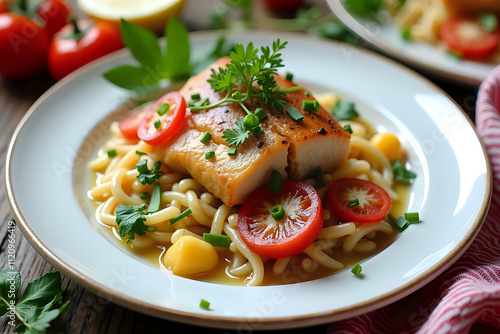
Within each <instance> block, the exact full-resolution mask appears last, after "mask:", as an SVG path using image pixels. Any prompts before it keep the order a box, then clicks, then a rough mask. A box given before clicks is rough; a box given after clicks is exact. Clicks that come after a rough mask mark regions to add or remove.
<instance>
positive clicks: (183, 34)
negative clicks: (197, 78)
mask: <svg viewBox="0 0 500 334" xmlns="http://www.w3.org/2000/svg"><path fill="white" fill-rule="evenodd" d="M165 36H166V41H167V47H166V52H165V55H164V56H163V59H162V69H163V70H164V71H165V72H166V73H167V74H168V76H169V77H170V78H171V79H180V78H184V77H187V76H189V74H190V72H191V66H190V63H189V56H190V47H189V35H188V31H187V29H186V27H185V26H184V24H183V23H182V22H181V21H180V20H179V19H178V18H176V17H173V18H171V19H170V20H169V22H168V24H167V26H166V28H165Z"/></svg>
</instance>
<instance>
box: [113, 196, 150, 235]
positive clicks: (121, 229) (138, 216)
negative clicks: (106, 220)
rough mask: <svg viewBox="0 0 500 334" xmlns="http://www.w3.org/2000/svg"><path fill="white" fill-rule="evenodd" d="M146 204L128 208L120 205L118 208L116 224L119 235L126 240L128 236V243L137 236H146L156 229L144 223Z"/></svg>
mask: <svg viewBox="0 0 500 334" xmlns="http://www.w3.org/2000/svg"><path fill="white" fill-rule="evenodd" d="M146 207H147V205H146V203H144V204H141V205H138V206H127V205H123V204H119V205H118V207H117V208H116V223H117V224H118V234H119V235H120V237H122V238H125V237H127V236H128V239H127V243H129V242H131V241H132V240H134V239H135V235H136V234H137V235H139V236H141V235H144V234H146V232H153V231H154V230H155V228H154V227H149V226H147V225H146V224H144V222H145V221H146V217H145V216H144V210H146Z"/></svg>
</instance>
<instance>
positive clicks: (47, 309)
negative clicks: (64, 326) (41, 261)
mask: <svg viewBox="0 0 500 334" xmlns="http://www.w3.org/2000/svg"><path fill="white" fill-rule="evenodd" d="M20 287H21V275H20V274H19V271H18V270H17V268H15V267H13V266H12V267H9V268H8V269H5V270H3V271H1V272H0V290H1V291H0V292H1V295H0V316H2V315H4V314H6V313H7V312H12V314H13V316H12V317H11V316H10V314H11V313H9V316H8V318H9V319H10V321H9V322H7V323H8V324H9V325H12V326H14V324H15V323H14V322H15V318H14V315H15V317H16V318H17V319H18V320H19V323H18V325H17V327H16V328H15V329H14V331H15V332H16V333H26V334H28V333H31V334H35V333H37V334H42V333H46V331H47V329H48V328H49V327H50V322H51V321H52V320H54V319H55V318H57V317H58V316H59V315H60V314H61V313H62V312H63V311H64V310H65V309H66V308H67V307H68V305H69V301H67V302H66V303H64V304H63V305H60V301H61V300H62V299H63V297H62V289H61V275H60V274H59V272H53V273H47V274H45V275H43V276H41V277H39V278H37V279H35V280H33V281H31V282H29V283H28V285H27V286H26V289H25V290H24V293H23V294H22V296H21V297H20V298H19V299H18V298H17V297H18V293H19V289H20Z"/></svg>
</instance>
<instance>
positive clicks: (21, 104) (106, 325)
mask: <svg viewBox="0 0 500 334" xmlns="http://www.w3.org/2000/svg"><path fill="white" fill-rule="evenodd" d="M185 15H188V14H185ZM434 82H435V83H436V84H438V85H439V86H440V87H442V88H443V89H444V90H445V91H446V92H447V93H448V94H450V96H451V97H452V98H453V99H455V101H457V103H458V104H460V105H461V106H462V108H463V109H464V110H465V111H466V112H467V113H468V114H469V116H470V117H471V118H472V119H473V117H474V112H475V99H476V93H477V90H476V89H475V88H467V87H460V86H457V85H454V84H449V83H445V82H441V81H436V80H434ZM53 83H54V82H53V80H52V79H51V78H50V76H49V75H48V73H47V72H43V73H40V74H39V75H37V76H36V77H33V78H30V79H28V80H23V81H17V82H12V81H6V80H2V79H0V161H2V164H0V171H1V173H0V183H1V185H2V186H1V188H0V240H1V242H0V245H1V251H0V270H2V269H4V268H6V267H7V256H6V249H7V248H6V247H7V244H8V241H9V240H8V238H9V237H8V233H7V226H8V222H9V221H14V216H13V214H12V212H11V209H10V206H9V202H8V199H7V196H6V191H5V187H4V184H5V158H6V154H7V148H8V145H9V142H10V139H11V137H12V134H13V132H14V130H15V128H16V126H17V125H18V124H19V122H20V121H21V119H22V117H23V116H24V114H25V113H26V111H27V110H28V109H29V107H30V106H31V105H32V104H33V102H34V101H35V100H36V99H37V98H38V97H39V96H40V95H41V94H43V92H44V91H46V90H47V89H48V88H49V87H50V86H51V85H52V84H53ZM54 135H57V134H54ZM14 239H15V246H16V247H15V249H16V254H15V255H16V260H15V265H16V266H17V267H18V268H19V270H20V273H21V278H22V282H23V283H22V289H24V287H25V286H26V284H27V282H28V281H31V280H33V279H35V278H37V277H39V276H40V275H43V274H45V273H47V272H51V271H54V270H55V269H54V268H53V267H52V266H51V265H50V263H48V262H47V261H46V260H45V259H44V258H43V257H42V256H41V255H39V254H38V253H37V252H36V251H35V250H34V248H33V247H32V246H31V245H30V244H29V242H28V241H27V240H26V239H25V238H24V237H23V235H22V233H21V232H20V231H19V228H16V232H15V238H14ZM62 288H63V296H64V300H71V303H70V304H69V307H68V309H67V310H66V311H65V312H64V313H63V314H62V315H61V316H60V317H59V318H58V319H56V320H55V321H54V323H53V325H52V327H51V329H50V331H49V332H51V333H182V332H184V333H191V332H193V333H249V332H252V331H248V330H245V331H226V330H217V329H208V328H200V327H196V326H194V325H196V324H190V325H185V324H180V323H176V322H171V321H165V320H162V319H158V318H154V317H151V316H148V315H145V314H141V313H139V312H136V311H134V310H130V309H127V308H124V307H122V306H119V305H116V304H114V303H112V302H110V301H108V300H107V299H106V297H105V296H98V295H95V294H93V293H92V292H89V291H87V290H85V289H83V288H82V287H80V286H78V285H77V284H75V283H74V282H73V281H71V280H69V279H68V278H66V277H64V276H63V281H62ZM326 328H327V326H326V325H323V326H316V327H312V328H307V329H297V330H288V331H283V332H282V333H287V334H291V333H304V332H306V333H325V332H326ZM0 333H13V327H12V326H10V325H9V324H8V322H7V319H6V317H5V316H4V317H2V318H0Z"/></svg>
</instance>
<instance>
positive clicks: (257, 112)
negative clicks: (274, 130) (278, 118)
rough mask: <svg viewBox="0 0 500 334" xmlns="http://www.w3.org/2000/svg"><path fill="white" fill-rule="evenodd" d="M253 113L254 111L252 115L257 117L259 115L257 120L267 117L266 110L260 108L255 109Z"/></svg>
mask: <svg viewBox="0 0 500 334" xmlns="http://www.w3.org/2000/svg"><path fill="white" fill-rule="evenodd" d="M253 113H254V115H257V117H259V121H261V120H263V119H264V118H266V117H267V114H266V112H265V111H264V109H262V108H257V109H255V111H254V112H253Z"/></svg>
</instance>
